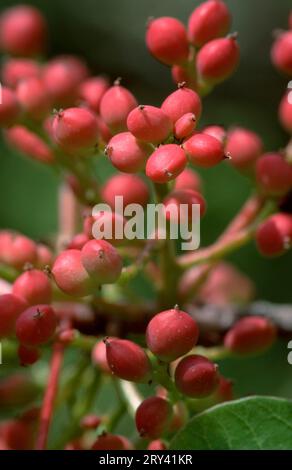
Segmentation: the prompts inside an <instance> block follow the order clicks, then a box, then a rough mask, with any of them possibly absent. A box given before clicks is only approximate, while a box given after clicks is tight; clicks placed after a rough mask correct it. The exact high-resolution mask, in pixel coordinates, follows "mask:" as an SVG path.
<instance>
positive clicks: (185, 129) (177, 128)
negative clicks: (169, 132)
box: [174, 113, 197, 139]
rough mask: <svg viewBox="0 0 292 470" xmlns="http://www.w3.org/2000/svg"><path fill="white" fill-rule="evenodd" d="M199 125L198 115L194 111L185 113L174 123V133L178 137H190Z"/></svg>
mask: <svg viewBox="0 0 292 470" xmlns="http://www.w3.org/2000/svg"><path fill="white" fill-rule="evenodd" d="M196 125H197V119H196V116H195V115H194V114H193V113H187V114H184V115H183V116H182V117H181V118H179V119H178V120H177V121H176V123H175V125H174V135H175V137H176V138H177V139H185V138H186V137H189V136H190V135H191V134H192V133H193V131H194V130H195V128H196Z"/></svg>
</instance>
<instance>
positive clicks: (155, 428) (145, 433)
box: [135, 397, 172, 439]
mask: <svg viewBox="0 0 292 470" xmlns="http://www.w3.org/2000/svg"><path fill="white" fill-rule="evenodd" d="M171 414H172V413H171V406H170V404H169V402H168V401H167V400H165V399H164V398H160V397H150V398H146V400H144V401H143V402H142V403H141V404H140V406H138V408H137V410H136V417H135V420H136V427H137V430H138V432H139V434H140V436H141V437H147V438H150V439H156V438H158V437H161V436H162V434H163V433H164V432H166V431H167V430H168V425H169V423H170V419H171Z"/></svg>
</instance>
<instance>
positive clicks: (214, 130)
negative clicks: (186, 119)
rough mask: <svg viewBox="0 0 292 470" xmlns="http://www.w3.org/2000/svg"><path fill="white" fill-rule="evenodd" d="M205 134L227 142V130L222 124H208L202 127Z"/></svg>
mask: <svg viewBox="0 0 292 470" xmlns="http://www.w3.org/2000/svg"><path fill="white" fill-rule="evenodd" d="M202 132H203V134H208V135H210V136H211V137H215V139H218V140H219V141H220V142H222V144H224V143H225V140H226V131H225V129H224V127H222V126H207V127H204V129H202Z"/></svg>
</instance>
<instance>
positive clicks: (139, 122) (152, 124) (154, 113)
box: [127, 105, 172, 144]
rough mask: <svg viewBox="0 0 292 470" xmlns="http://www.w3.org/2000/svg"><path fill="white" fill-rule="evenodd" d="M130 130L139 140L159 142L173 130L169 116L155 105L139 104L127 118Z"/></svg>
mask: <svg viewBox="0 0 292 470" xmlns="http://www.w3.org/2000/svg"><path fill="white" fill-rule="evenodd" d="M127 126H128V129H129V131H130V132H131V133H132V134H133V135H134V136H135V137H136V138H137V139H139V140H142V141H144V142H149V143H154V144H158V143H160V142H163V141H164V140H165V139H167V137H168V136H169V135H170V133H171V131H172V123H171V120H170V119H169V117H168V116H167V115H166V114H165V113H164V112H163V111H162V110H161V109H160V108H156V107H155V106H142V105H141V106H138V107H137V108H135V109H133V111H131V112H130V114H129V116H128V119H127Z"/></svg>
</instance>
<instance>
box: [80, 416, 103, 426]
mask: <svg viewBox="0 0 292 470" xmlns="http://www.w3.org/2000/svg"><path fill="white" fill-rule="evenodd" d="M100 424H101V418H100V417H99V416H97V415H86V416H84V417H83V418H82V420H81V422H80V426H81V428H83V429H96V428H98V426H99V425H100Z"/></svg>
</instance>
